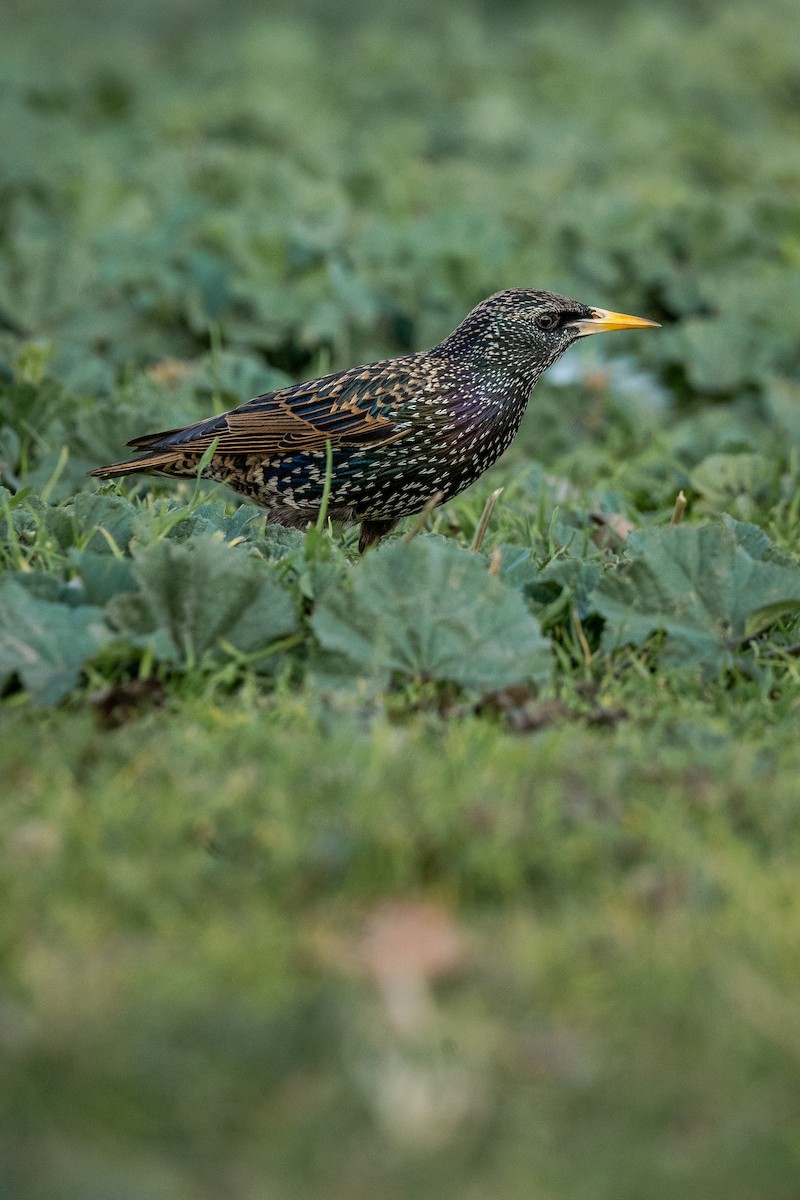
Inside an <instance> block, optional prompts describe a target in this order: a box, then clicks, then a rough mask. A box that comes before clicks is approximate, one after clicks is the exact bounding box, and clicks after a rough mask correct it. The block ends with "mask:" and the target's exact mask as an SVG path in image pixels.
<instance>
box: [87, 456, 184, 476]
mask: <svg viewBox="0 0 800 1200" xmlns="http://www.w3.org/2000/svg"><path fill="white" fill-rule="evenodd" d="M186 457H187V456H186V454H185V453H184V452H183V451H182V450H164V451H163V452H162V453H160V454H145V455H143V456H142V457H141V458H131V459H128V460H127V462H118V463H111V465H110V466H108V467H95V469H94V470H93V471H89V472H88V474H89V475H94V476H95V477H96V478H98V479H116V478H117V477H118V476H119V475H136V474H139V473H144V474H150V473H151V472H156V473H158V474H164V475H183V474H185V473H186V471H185V469H184V470H181V467H184V468H185V466H186Z"/></svg>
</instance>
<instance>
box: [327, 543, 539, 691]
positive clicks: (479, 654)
mask: <svg viewBox="0 0 800 1200" xmlns="http://www.w3.org/2000/svg"><path fill="white" fill-rule="evenodd" d="M311 624H312V627H313V629H314V632H315V633H316V635H317V638H318V639H319V641H320V643H321V645H322V646H323V648H324V649H326V650H330V651H335V652H337V653H339V654H340V655H343V656H344V657H345V658H347V659H349V660H350V662H351V663H352V664H353V665H354V667H355V668H357V669H358V670H362V671H367V672H376V671H377V672H380V671H383V672H398V673H399V674H401V675H405V676H410V677H420V676H421V677H423V678H427V679H433V680H448V681H451V682H453V683H457V684H461V685H462V686H463V687H467V688H476V689H478V690H482V691H493V690H495V689H497V688H501V687H505V686H507V685H509V684H511V683H518V682H522V681H529V680H530V681H534V682H535V683H537V684H545V683H546V682H547V681H548V680H549V678H550V674H551V669H552V664H551V658H550V646H549V642H548V641H547V639H546V638H544V637H542V634H541V631H540V629H539V624H538V622H537V621H536V619H535V618H534V617H533V616H532V615H531V614H530V613H529V612H528V610H527V608H526V606H525V603H524V601H523V600H522V598H521V596H519V595H518V594H517V593H516V592H514V591H512V590H510V589H509V588H507V587H506V586H505V585H504V584H503V583H501V582H500V580H499V579H496V578H494V577H492V576H491V575H489V573H488V570H487V564H486V560H485V559H484V558H483V557H482V556H480V555H477V554H473V553H471V552H470V551H468V550H463V549H462V548H461V547H459V546H457V545H455V544H454V543H452V542H447V541H444V540H440V539H436V538H418V539H417V540H416V541H414V542H411V543H410V544H409V545H406V544H405V543H403V542H393V543H389V544H387V545H385V546H382V547H381V548H380V549H378V550H376V551H375V552H374V553H372V554H370V555H369V556H368V557H367V559H366V561H365V562H364V563H363V564H361V565H360V566H359V567H357V568H356V569H355V570H354V571H353V578H352V586H351V588H350V589H333V588H331V589H329V590H328V591H327V592H326V593H325V594H324V596H323V597H322V599H321V601H320V602H319V604H318V606H317V608H316V610H315V612H314V615H313V617H312V621H311Z"/></svg>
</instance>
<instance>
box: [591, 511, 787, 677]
mask: <svg viewBox="0 0 800 1200" xmlns="http://www.w3.org/2000/svg"><path fill="white" fill-rule="evenodd" d="M752 528H753V527H752V526H749V527H748V526H742V524H741V523H739V522H735V523H733V527H731V525H730V524H729V525H721V524H719V525H717V524H714V525H711V524H709V525H680V526H677V527H674V528H673V527H669V526H668V527H665V528H658V529H646V530H640V531H639V532H637V533H635V534H631V536H630V538H629V539H628V547H629V550H630V553H631V555H632V557H631V558H630V559H629V560H628V561H626V562H623V563H621V564H620V565H619V566H617V567H616V568H614V569H612V570H611V571H609V572H608V573H607V574H606V575H605V576H604V577H603V579H602V580H601V581H600V583H599V584H598V586H597V588H596V589H595V591H594V593H593V594H592V597H591V603H592V606H593V608H594V609H595V610H596V611H597V612H598V613H600V614H601V616H603V617H604V618H605V622H606V626H605V631H604V633H603V649H604V650H607V651H611V650H616V649H618V648H619V647H620V646H623V645H626V644H627V645H636V646H639V645H642V644H643V643H644V642H645V641H647V639H648V638H649V637H651V635H652V634H654V633H659V632H660V633H663V635H664V648H663V651H662V655H661V661H662V662H663V663H664V665H673V666H697V665H699V666H701V667H703V668H704V669H705V671H706V672H708V673H712V672H715V671H719V670H720V669H721V668H723V667H724V666H726V665H730V663H731V662H732V661H733V659H732V655H733V652H734V651H735V650H736V649H737V648H738V647H739V646H740V645H741V643H742V642H743V641H744V640H745V638H747V637H748V636H750V635H751V634H752V633H753V632H754V631H755V630H756V629H760V628H764V627H765V625H766V624H769V623H771V622H772V621H774V620H775V619H776V618H777V617H778V616H780V615H781V614H782V613H784V612H786V611H788V610H791V609H795V608H800V567H797V566H794V565H786V564H785V563H781V562H774V561H772V560H770V559H769V558H768V557H767V547H764V546H763V545H762V544H760V543H759V544H758V545H757V546H755V545H754V542H753V538H752V534H751V533H750V532H749V531H751V530H752ZM737 534H739V535H742V536H741V537H738V536H737ZM743 543H744V544H743ZM748 546H750V548H751V549H752V550H755V554H754V553H751V552H750V551H749V550H748V548H747V547H748Z"/></svg>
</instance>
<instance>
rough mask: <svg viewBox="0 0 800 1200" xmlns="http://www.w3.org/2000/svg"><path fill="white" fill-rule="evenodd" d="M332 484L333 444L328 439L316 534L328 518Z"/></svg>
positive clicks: (320, 530)
mask: <svg viewBox="0 0 800 1200" xmlns="http://www.w3.org/2000/svg"><path fill="white" fill-rule="evenodd" d="M332 483H333V442H332V441H331V439H330V438H327V439H326V441H325V483H324V485H323V488H322V500H321V501H320V505H319V512H318V514H317V533H322V531H323V529H324V528H325V521H326V520H327V517H328V501H329V500H330V496H331V485H332Z"/></svg>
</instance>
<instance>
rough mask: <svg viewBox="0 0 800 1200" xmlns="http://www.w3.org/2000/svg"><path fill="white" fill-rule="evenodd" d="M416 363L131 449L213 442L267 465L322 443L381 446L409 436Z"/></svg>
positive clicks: (355, 372) (391, 365)
mask: <svg viewBox="0 0 800 1200" xmlns="http://www.w3.org/2000/svg"><path fill="white" fill-rule="evenodd" d="M417 363H419V358H418V357H417V356H408V357H407V358H405V359H402V358H401V359H387V360H386V361H385V362H381V363H372V364H370V365H369V366H367V367H354V368H352V369H351V370H349V371H342V372H339V373H338V374H335V375H327V376H325V377H324V378H323V379H315V380H313V381H311V382H310V383H301V384H296V385H294V386H293V387H288V388H282V389H281V390H280V391H277V392H270V393H268V394H267V395H264V396H256V398H255V399H254V400H249V401H248V402H247V403H246V404H242V405H240V406H239V407H238V408H234V409H231V411H230V412H226V413H221V414H220V415H219V416H217V417H211V418H210V419H209V420H207V421H200V422H198V424H196V425H188V426H186V427H185V428H183V429H170V430H167V431H166V432H164V433H155V434H150V435H148V436H147V437H140V438H134V439H133V441H131V442H129V443H128V445H129V446H134V447H135V448H136V449H137V450H147V451H150V452H155V451H161V450H169V449H172V448H175V449H177V448H178V447H181V448H183V449H186V450H191V451H195V450H196V451H198V452H199V453H201V454H202V452H203V451H204V450H205V449H207V447H208V446H210V445H211V442H212V441H213V440H214V438H218V439H219V440H218V443H217V451H218V452H220V453H227V454H256V455H263V456H264V457H265V458H277V457H281V456H283V455H291V454H296V453H298V452H302V451H314V450H324V449H325V444H326V442H327V441H330V442H331V443H332V444H333V445H334V446H337V445H342V446H344V445H347V446H370V447H376V446H381V445H384V444H385V443H387V442H391V441H394V440H395V439H397V438H401V437H403V436H404V435H405V434H406V433H407V432H408V431H409V428H410V426H409V425H408V424H407V423H406V422H404V421H402V419H398V410H400V409H401V408H402V406H403V404H404V403H406V402H407V400H408V397H409V388H410V387H411V388H413V387H414V382H415V376H416V374H417V372H418V371H419V367H417V366H416V364H417ZM415 367H416V369H415ZM423 382H424V380H421V381H420V385H419V386H421V385H422V383H423Z"/></svg>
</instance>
